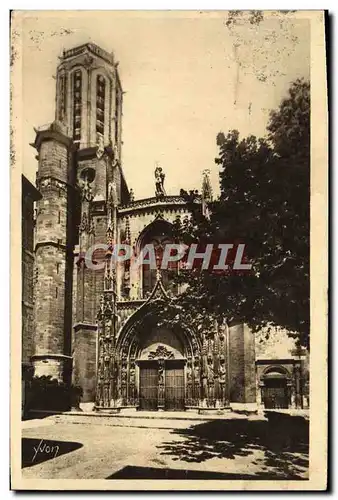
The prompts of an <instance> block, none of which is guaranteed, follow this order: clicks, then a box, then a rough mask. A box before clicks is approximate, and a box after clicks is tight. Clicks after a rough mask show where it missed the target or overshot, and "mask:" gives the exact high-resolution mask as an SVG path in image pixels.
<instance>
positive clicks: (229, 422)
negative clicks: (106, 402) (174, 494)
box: [23, 414, 308, 479]
mask: <svg viewBox="0 0 338 500" xmlns="http://www.w3.org/2000/svg"><path fill="white" fill-rule="evenodd" d="M84 422H86V423H84ZM23 427H24V428H23V467H24V468H23V477H24V478H43V479H50V478H53V479H54V478H55V479H58V478H59V479H104V478H107V479H108V478H109V479H114V478H126V479H127V478H129V479H134V478H143V479H151V478H177V479H180V478H188V479H212V478H219V479H221V478H224V479H240V478H243V479H276V478H279V479H282V478H285V479H286V478H287V479H307V469H308V422H307V421H306V420H305V419H303V418H301V417H292V416H286V417H283V416H282V420H280V419H279V417H277V416H273V417H269V419H266V418H264V417H262V416H261V417H257V416H243V415H241V416H235V415H233V414H230V415H227V416H226V417H225V418H223V419H219V420H215V419H213V420H209V421H202V420H179V419H175V420H169V419H156V418H155V419H154V418H152V419H149V418H148V419H146V418H132V417H130V418H120V417H114V418H109V417H105V418H96V419H95V418H89V419H88V418H87V419H85V417H82V419H81V418H80V417H79V418H77V419H76V418H74V417H67V416H62V417H58V418H55V417H49V418H46V419H41V420H38V421H36V420H35V421H26V422H24V423H23Z"/></svg>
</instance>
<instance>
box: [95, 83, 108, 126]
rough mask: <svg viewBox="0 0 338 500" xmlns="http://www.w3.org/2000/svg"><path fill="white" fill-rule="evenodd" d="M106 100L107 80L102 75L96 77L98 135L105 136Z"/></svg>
mask: <svg viewBox="0 0 338 500" xmlns="http://www.w3.org/2000/svg"><path fill="white" fill-rule="evenodd" d="M105 100H106V80H105V79H104V77H103V76H102V75H97V77H96V133H97V134H100V135H101V136H103V135H104V112H105Z"/></svg>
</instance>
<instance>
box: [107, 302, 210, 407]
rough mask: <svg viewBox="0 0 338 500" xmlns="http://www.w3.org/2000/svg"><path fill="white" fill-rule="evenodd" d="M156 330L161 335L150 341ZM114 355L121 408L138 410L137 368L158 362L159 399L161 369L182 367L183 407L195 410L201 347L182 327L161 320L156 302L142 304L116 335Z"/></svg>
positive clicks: (190, 333)
mask: <svg viewBox="0 0 338 500" xmlns="http://www.w3.org/2000/svg"><path fill="white" fill-rule="evenodd" d="M159 322H160V325H161V326H160V327H159V326H158V324H159ZM161 329H162V330H161ZM156 330H161V331H160V333H159V335H158V337H157V338H152V335H154V332H155V333H156ZM165 332H167V333H165ZM169 332H171V336H170V335H169ZM174 339H176V341H175V342H176V343H175V342H174ZM117 355H118V359H119V376H118V381H117V386H118V392H119V397H120V404H121V406H123V407H125V406H134V407H138V405H139V387H140V379H139V375H140V365H141V364H142V363H144V362H147V361H156V362H158V366H159V399H162V398H163V395H162V394H161V384H162V382H161V377H162V375H163V368H164V367H165V366H167V367H168V363H170V362H171V361H175V362H176V363H182V366H184V379H185V398H184V399H185V407H192V406H198V404H199V400H200V390H201V377H200V373H201V366H200V359H201V345H200V343H199V341H198V339H197V336H196V335H195V334H194V332H193V331H191V330H190V329H189V328H188V327H186V326H185V325H180V326H179V327H178V326H176V327H175V328H173V327H172V325H171V324H170V323H169V322H166V321H165V320H163V318H161V307H160V303H158V302H157V301H156V300H155V301H153V302H150V303H148V304H145V305H144V306H142V307H141V308H140V309H139V310H138V311H136V312H135V313H134V315H133V316H132V317H131V318H129V320H128V321H127V323H126V324H125V326H124V327H123V328H122V330H121V331H120V333H119V338H118V342H117ZM160 406H161V405H160Z"/></svg>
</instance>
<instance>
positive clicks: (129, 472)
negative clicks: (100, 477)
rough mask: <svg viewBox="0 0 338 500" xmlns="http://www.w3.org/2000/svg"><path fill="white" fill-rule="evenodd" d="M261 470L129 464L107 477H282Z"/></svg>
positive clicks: (255, 478) (257, 478)
mask: <svg viewBox="0 0 338 500" xmlns="http://www.w3.org/2000/svg"><path fill="white" fill-rule="evenodd" d="M272 476H273V475H272V474H271V473H267V472H261V473H259V474H255V475H250V474H235V473H225V472H208V471H199V470H184V469H168V468H159V467H139V466H134V465H127V466H126V467H123V469H121V470H119V471H117V472H115V473H114V474H112V475H111V476H108V477H107V478H106V479H231V480H236V479H237V480H238V479H241V480H242V479H249V480H264V479H267V480H268V479H280V477H279V476H278V475H277V474H275V475H274V476H273V477H272Z"/></svg>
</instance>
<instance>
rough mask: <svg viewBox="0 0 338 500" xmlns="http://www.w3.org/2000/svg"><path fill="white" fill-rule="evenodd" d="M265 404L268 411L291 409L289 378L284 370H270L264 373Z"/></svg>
mask: <svg viewBox="0 0 338 500" xmlns="http://www.w3.org/2000/svg"><path fill="white" fill-rule="evenodd" d="M263 402H264V407H265V408H266V409H284V408H289V391H288V378H287V374H286V373H285V371H284V370H282V369H277V368H270V369H268V370H267V371H266V372H265V373H264V375H263Z"/></svg>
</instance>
